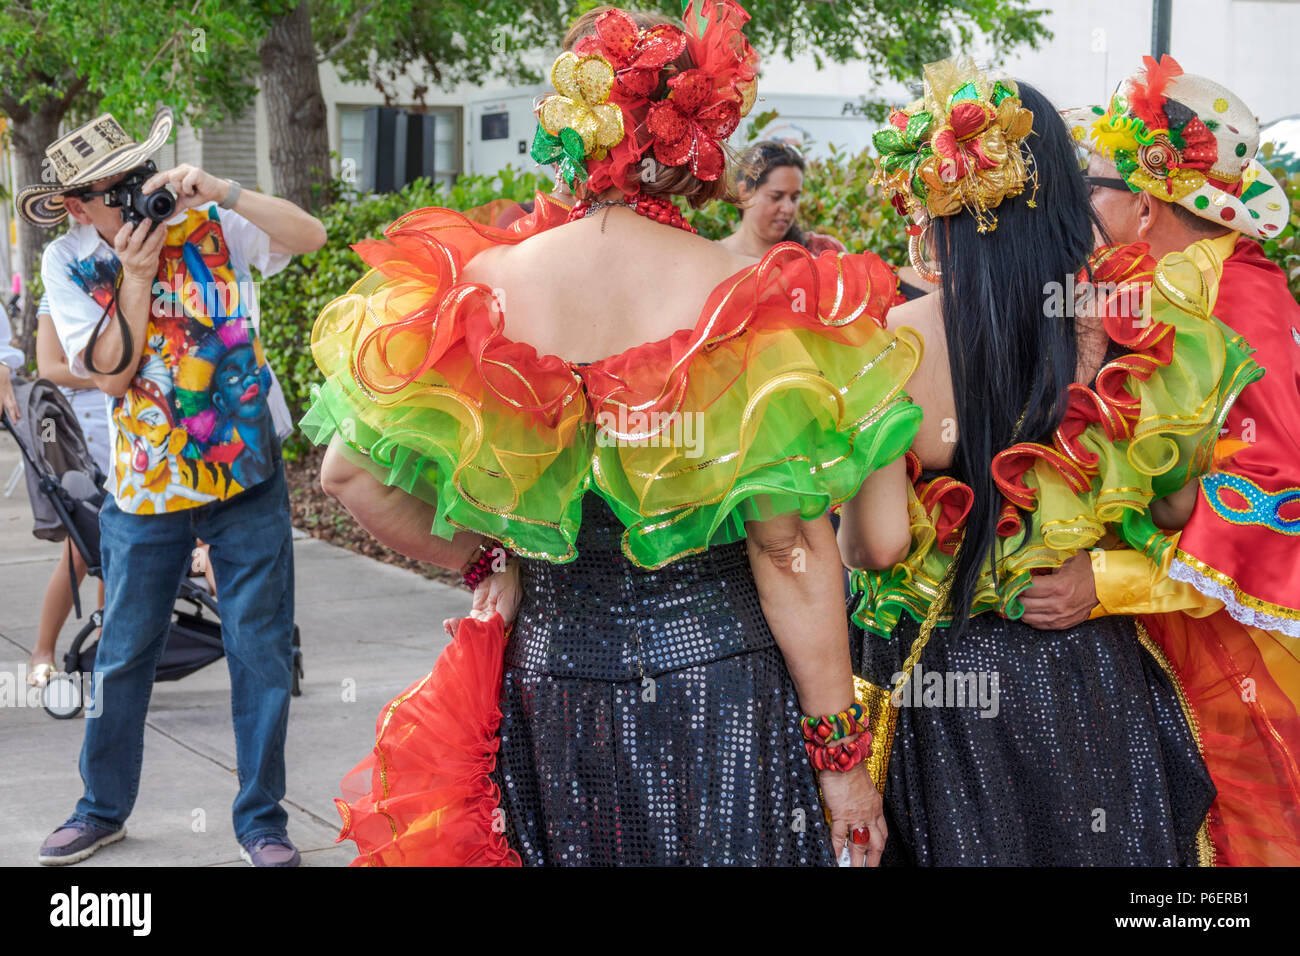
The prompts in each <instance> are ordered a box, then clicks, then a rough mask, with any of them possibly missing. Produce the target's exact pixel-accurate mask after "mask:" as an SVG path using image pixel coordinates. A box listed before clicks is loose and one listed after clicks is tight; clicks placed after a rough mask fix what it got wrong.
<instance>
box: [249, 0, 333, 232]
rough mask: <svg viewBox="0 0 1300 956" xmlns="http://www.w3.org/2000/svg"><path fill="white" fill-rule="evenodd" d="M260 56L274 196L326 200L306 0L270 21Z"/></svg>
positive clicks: (305, 202) (325, 149)
mask: <svg viewBox="0 0 1300 956" xmlns="http://www.w3.org/2000/svg"><path fill="white" fill-rule="evenodd" d="M259 54H260V57H261V61H262V96H263V98H264V100H265V102H266V119H267V128H268V130H269V131H270V136H271V143H270V146H271V169H272V172H273V188H274V189H275V192H276V194H277V195H280V196H283V197H284V198H285V199H289V200H292V201H293V202H295V203H297V204H298V205H299V206H301V207H302V208H304V209H312V208H314V207H315V206H317V205H318V204H319V203H320V202H321V201H322V200H323V199H324V198H325V196H324V192H325V187H327V186H328V185H329V181H330V152H329V151H330V144H329V131H328V129H327V128H326V125H325V122H326V111H325V96H324V94H322V93H321V87H320V73H319V71H318V67H317V64H316V43H315V41H314V40H313V39H312V33H311V4H310V2H309V0H302V2H301V3H299V4H298V6H296V7H295V8H294V9H293V10H292V11H290V12H289V13H287V14H285V15H284V16H282V17H279V18H277V19H275V20H272V21H271V29H270V31H269V32H268V33H267V36H266V39H265V40H264V41H263V42H262V47H261V49H260V51H259Z"/></svg>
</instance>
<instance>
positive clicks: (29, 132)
mask: <svg viewBox="0 0 1300 956" xmlns="http://www.w3.org/2000/svg"><path fill="white" fill-rule="evenodd" d="M40 105H41V107H42V108H41V109H39V110H32V111H31V112H30V113H29V114H28V115H27V116H26V117H24V118H23V119H21V120H14V122H13V124H12V125H11V126H10V127H9V129H10V135H11V136H12V137H13V144H14V159H15V162H14V167H15V175H16V177H17V183H16V188H15V189H14V193H15V195H16V194H17V192H18V190H19V189H22V188H23V187H24V186H30V185H35V184H37V183H49V184H51V185H53V184H54V182H55V179H54V178H53V173H52V172H47V171H46V170H45V148H46V147H47V146H49V145H50V144H51V143H52V142H54V141H55V140H56V139H58V138H59V120H60V119H61V118H62V116H63V112H64V106H63V104H61V103H58V102H52V103H45V104H40ZM43 174H44V175H43ZM15 215H16V214H15ZM51 238H53V233H52V232H51V231H50V230H48V229H42V228H40V227H39V226H33V225H32V224H31V223H29V222H27V221H26V220H25V219H23V218H22V217H21V216H19V217H18V269H19V271H20V272H21V274H22V277H23V312H22V315H21V317H20V318H19V322H18V325H19V328H17V329H15V331H16V332H17V333H18V336H19V338H20V339H21V341H22V350H23V354H24V355H25V356H27V361H28V362H29V363H32V364H35V362H36V306H37V305H38V304H39V298H38V297H37V296H35V295H33V294H32V293H33V292H34V291H35V286H34V282H33V280H35V279H36V277H38V276H39V275H40V274H41V253H42V252H43V251H44V250H45V244H46V243H47V242H49V241H50V239H51ZM5 293H6V295H7V294H8V290H5Z"/></svg>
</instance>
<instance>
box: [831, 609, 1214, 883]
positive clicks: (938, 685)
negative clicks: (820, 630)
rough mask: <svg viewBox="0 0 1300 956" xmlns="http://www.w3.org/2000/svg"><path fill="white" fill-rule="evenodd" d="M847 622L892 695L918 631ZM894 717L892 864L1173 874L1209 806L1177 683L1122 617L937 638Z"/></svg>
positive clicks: (1194, 854) (940, 633) (1195, 853)
mask: <svg viewBox="0 0 1300 956" xmlns="http://www.w3.org/2000/svg"><path fill="white" fill-rule="evenodd" d="M917 631H918V628H917V625H916V624H915V622H912V621H911V620H910V619H907V618H904V620H903V622H901V623H900V624H899V626H898V627H897V628H896V629H895V631H894V634H893V636H892V637H891V638H890V639H889V640H884V639H882V638H879V637H876V636H874V635H870V634H865V633H864V632H862V631H860V630H858V629H856V628H853V629H852V631H851V633H852V636H853V638H854V640H855V642H856V643H857V648H856V650H857V651H858V652H859V654H860V659H859V660H858V662H857V664H858V672H859V673H861V674H863V676H866V677H867V678H868V679H869V680H871V681H872V682H873V683H876V684H878V685H884V686H889V685H890V683H891V678H892V677H893V675H895V674H896V673H898V672H899V671H900V670H901V668H902V660H903V658H904V657H905V656H906V655H907V653H908V651H909V650H910V648H911V645H912V642H913V641H914V640H915V638H916V635H917ZM904 704H905V706H903V707H902V708H901V709H900V711H899V720H898V728H897V731H896V733H895V737H894V747H893V753H892V755H891V757H890V764H889V773H888V778H887V786H886V791H885V811H886V820H887V823H888V826H889V840H888V843H887V844H886V848H885V863H887V864H889V863H893V864H903V865H909V864H910V865H921V866H931V865H934V866H951V865H995V866H998V865H1000V866H1012V865H1029V866H1053V865H1055V866H1075V865H1102V866H1123V865H1132V866H1177V865H1194V864H1196V863H1197V862H1198V859H1199V857H1200V856H1201V855H1203V854H1205V853H1207V852H1208V849H1207V844H1206V843H1205V842H1204V835H1203V833H1201V828H1202V825H1203V824H1204V821H1205V815H1206V812H1207V811H1208V809H1209V805H1210V802H1211V800H1212V799H1213V797H1214V792H1215V791H1214V786H1213V784H1212V783H1211V782H1210V778H1209V774H1208V772H1207V771H1206V769H1205V764H1204V762H1203V761H1202V759H1201V757H1200V753H1199V750H1198V748H1197V742H1196V739H1195V736H1194V731H1193V730H1192V729H1191V727H1190V726H1189V723H1188V720H1187V718H1186V717H1185V716H1184V713H1183V710H1182V708H1181V706H1180V704H1179V698H1178V691H1177V689H1176V688H1175V686H1174V684H1173V682H1172V679H1171V678H1170V677H1169V676H1168V675H1167V674H1166V673H1165V671H1164V670H1163V669H1162V668H1161V666H1160V665H1159V663H1158V662H1157V660H1156V659H1155V658H1154V657H1153V656H1152V655H1151V653H1149V652H1148V651H1147V650H1146V649H1145V648H1143V647H1142V645H1141V644H1140V643H1139V640H1138V636H1137V633H1136V630H1135V625H1134V622H1133V620H1132V619H1131V618H1100V619H1098V620H1095V621H1086V622H1084V623H1083V624H1080V625H1079V626H1077V627H1074V628H1071V629H1070V630H1067V631H1037V630H1035V629H1033V628H1031V627H1029V626H1028V625H1025V624H1021V623H1020V622H1018V621H1008V620H1004V619H1002V618H999V617H996V616H994V615H991V614H984V615H980V616H979V617H976V618H975V619H973V620H972V621H971V622H970V626H969V629H968V630H967V631H966V633H965V634H963V635H962V636H960V637H959V638H956V639H952V638H950V637H949V636H948V632H947V631H946V630H943V629H940V630H937V631H935V633H934V635H933V636H932V638H931V640H930V643H929V644H928V645H927V646H926V649H925V652H924V653H923V655H922V657H921V662H920V671H919V672H918V671H915V670H914V671H913V677H912V680H911V682H910V686H909V688H908V689H907V691H906V692H905V695H904Z"/></svg>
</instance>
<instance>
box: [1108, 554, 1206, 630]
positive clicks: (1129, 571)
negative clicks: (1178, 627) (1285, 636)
mask: <svg viewBox="0 0 1300 956" xmlns="http://www.w3.org/2000/svg"><path fill="white" fill-rule="evenodd" d="M1176 545H1177V541H1176V539H1175V546H1174V547H1171V548H1169V550H1168V551H1167V552H1165V559H1164V561H1163V562H1162V563H1161V564H1156V563H1155V562H1154V561H1152V560H1151V559H1150V558H1148V557H1147V556H1146V555H1145V554H1142V553H1141V552H1140V551H1130V550H1128V549H1123V550H1117V551H1103V550H1100V549H1097V550H1094V551H1093V552H1092V579H1093V583H1094V584H1095V585H1096V588H1097V602H1098V603H1097V607H1096V608H1094V609H1093V612H1092V615H1091V616H1092V617H1105V616H1106V615H1107V614H1163V613H1167V612H1169V611H1182V612H1183V613H1184V614H1190V615H1191V616H1192V617H1209V616H1210V615H1211V614H1213V613H1214V612H1216V611H1218V610H1220V609H1221V608H1222V607H1223V602H1222V601H1217V600H1215V599H1214V598H1211V597H1206V596H1205V595H1204V594H1202V593H1201V592H1200V591H1198V590H1196V588H1194V587H1192V585H1190V584H1187V583H1185V582H1183V581H1174V580H1173V579H1171V578H1170V577H1169V575H1168V573H1167V572H1168V568H1169V562H1170V561H1172V560H1173V557H1174V553H1175V552H1176V551H1177V550H1178V549H1177V546H1176Z"/></svg>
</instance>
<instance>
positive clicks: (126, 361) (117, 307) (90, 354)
mask: <svg viewBox="0 0 1300 956" xmlns="http://www.w3.org/2000/svg"><path fill="white" fill-rule="evenodd" d="M121 284H122V273H121V272H118V274H117V281H116V282H114V283H113V297H112V299H110V300H109V301H108V303H107V304H105V306H104V311H103V312H101V313H100V316H99V319H98V320H97V321H96V322H95V327H94V329H92V330H91V332H90V341H89V342H87V343H86V352H85V363H86V371H88V372H90V373H91V374H92V375H117V374H118V373H119V372H122V371H125V370H126V367H127V366H128V365H130V364H131V357H132V355H134V354H135V337H134V336H133V335H132V334H131V326H130V325H129V324H127V321H126V316H124V315H123V314H122V308H121V304H120V303H119V302H118V298H117V290H118V287H119V286H121ZM109 310H112V311H113V312H115V313H116V315H117V324H118V329H119V330H120V333H121V336H122V360H121V361H120V362H118V363H117V368H114V369H110V370H109V371H107V372H105V371H101V370H100V369H98V368H96V367H95V361H94V359H95V345H96V344H97V343H98V342H99V334H100V332H101V331H103V328H104V320H105V319H106V318H108V313H109Z"/></svg>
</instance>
